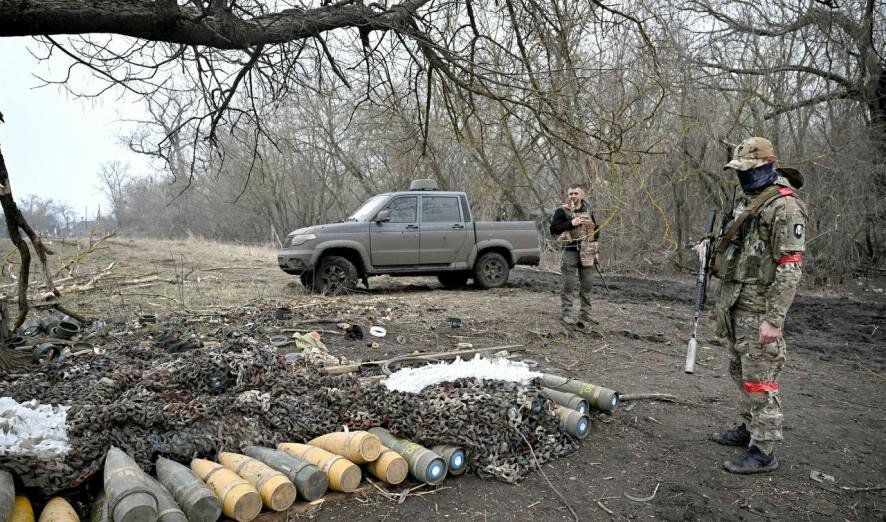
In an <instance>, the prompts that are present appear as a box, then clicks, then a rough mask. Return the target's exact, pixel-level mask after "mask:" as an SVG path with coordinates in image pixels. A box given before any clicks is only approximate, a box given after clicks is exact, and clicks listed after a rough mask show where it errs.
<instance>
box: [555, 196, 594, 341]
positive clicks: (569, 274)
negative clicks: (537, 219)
mask: <svg viewBox="0 0 886 522" xmlns="http://www.w3.org/2000/svg"><path fill="white" fill-rule="evenodd" d="M584 195H585V193H584V189H583V188H582V184H581V183H573V184H571V185H569V187H567V189H566V197H567V202H566V203H565V204H564V205H563V206H561V207H559V208H558V209H557V210H555V211H554V215H553V217H552V218H551V227H550V231H551V235H553V236H556V237H557V240H558V242H559V244H560V246H561V248H562V254H563V255H562V259H561V261H560V271H561V273H562V274H563V288H562V292H561V294H560V312H561V314H560V315H561V319H560V320H561V321H562V322H563V324H564V325H565V326H567V327H572V326H574V327H576V328H577V329H579V330H586V329H587V328H589V327H590V326H591V325H593V324H596V321H595V320H594V319H593V317H592V316H591V284H592V281H593V275H594V267H595V265H598V264H599V262H600V257H599V247H598V245H599V243H598V242H599V240H600V229H599V227H598V226H597V220H596V219H595V218H594V213H593V211H592V210H591V206H590V205H589V204H588V202H587V201H585V199H584ZM576 289H578V294H579V300H580V305H579V313H578V319H574V318H573V310H572V309H573V307H574V304H575V302H574V301H575V291H576Z"/></svg>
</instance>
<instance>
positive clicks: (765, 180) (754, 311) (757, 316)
mask: <svg viewBox="0 0 886 522" xmlns="http://www.w3.org/2000/svg"><path fill="white" fill-rule="evenodd" d="M726 169H730V170H733V171H734V172H735V173H736V176H737V178H738V181H739V183H740V184H741V188H742V192H743V198H741V199H742V201H740V203H739V205H738V206H737V207H736V208H735V209H734V210H733V220H732V222H731V224H730V225H729V226H728V228H727V229H726V230H725V231H724V233H723V235H721V237H720V238H719V239H718V240H717V242H716V243H715V245H714V252H713V256H714V257H713V260H712V263H711V264H712V269H711V270H712V274H713V275H714V276H715V277H717V278H719V279H720V280H721V284H720V289H719V294H718V297H717V304H716V308H715V310H716V316H717V335H718V336H720V337H724V338H726V339H727V341H728V346H729V353H730V364H729V372H730V374H731V376H732V378H733V380H734V381H735V383H736V385H737V386H738V389H739V397H740V401H739V414H740V416H741V417H742V421H743V422H742V423H741V424H739V425H738V426H736V427H734V428H732V429H729V430H726V431H721V432H717V433H714V434H713V435H712V436H711V438H712V439H713V440H714V441H715V442H717V443H720V444H724V445H730V446H740V447H744V448H746V451H744V452H743V453H741V454H739V455H737V456H735V457H734V458H732V459H730V460H728V461H726V462H724V463H723V465H724V467H725V468H726V469H727V470H728V471H730V472H732V473H739V474H750V473H765V472H770V471H773V470H775V469H776V468H777V467H778V460H777V459H776V457H775V454H774V449H775V446H776V444H777V443H778V442H780V441H781V440H783V434H782V419H783V413H782V402H781V397H780V393H779V392H780V386H779V382H778V377H779V375H780V373H781V371H782V368H783V367H784V364H785V360H786V345H785V341H784V336H783V330H782V329H783V327H784V321H785V316H786V315H787V312H788V309H789V308H790V306H791V303H792V302H793V300H794V295H795V293H796V289H797V285H798V284H799V282H800V276H801V274H802V262H803V252H804V251H805V242H806V235H805V227H806V220H807V213H806V206H805V204H804V203H803V202H802V201H801V200H800V198H798V197H797V195H796V193H795V189H799V188H800V187H801V186H802V184H803V179H802V176H800V174H799V172H797V171H795V170H793V169H780V168H777V167H776V163H775V151H774V149H773V147H772V144H771V143H770V142H769V141H768V140H766V139H764V138H759V137H755V138H749V139H746V140H744V141H743V142H742V143H741V144H740V145H739V146H737V147H736V148H735V151H734V154H733V159H732V161H730V162H729V163H728V164H727V165H726V166H725V167H724V170H726Z"/></svg>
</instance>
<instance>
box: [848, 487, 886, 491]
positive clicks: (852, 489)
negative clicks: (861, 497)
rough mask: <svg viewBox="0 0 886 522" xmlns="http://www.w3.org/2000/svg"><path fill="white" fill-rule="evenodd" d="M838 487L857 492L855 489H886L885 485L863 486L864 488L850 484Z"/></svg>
mask: <svg viewBox="0 0 886 522" xmlns="http://www.w3.org/2000/svg"><path fill="white" fill-rule="evenodd" d="M840 489H842V490H844V491H852V492H857V491H881V490H884V489H886V486H871V487H864V488H856V487H852V486H840Z"/></svg>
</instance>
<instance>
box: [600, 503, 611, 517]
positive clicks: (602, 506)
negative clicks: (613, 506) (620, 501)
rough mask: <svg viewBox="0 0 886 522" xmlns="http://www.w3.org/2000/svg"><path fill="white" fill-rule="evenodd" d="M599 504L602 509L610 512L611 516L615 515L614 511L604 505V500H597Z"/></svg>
mask: <svg viewBox="0 0 886 522" xmlns="http://www.w3.org/2000/svg"><path fill="white" fill-rule="evenodd" d="M597 505H598V506H600V509H602V510H603V511H605V512H607V513H609V514H610V515H611V516H613V517H614V516H615V513H613V512H612V511H610V510H609V508H608V507H606V506H604V505H603V502H601V501H599V500H598V501H597Z"/></svg>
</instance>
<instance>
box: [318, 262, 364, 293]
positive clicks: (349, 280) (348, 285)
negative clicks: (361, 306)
mask: <svg viewBox="0 0 886 522" xmlns="http://www.w3.org/2000/svg"><path fill="white" fill-rule="evenodd" d="M357 276H358V274H357V267H356V266H354V263H352V262H351V261H350V260H349V259H347V258H345V257H341V256H329V257H324V258H323V259H321V260H320V264H319V266H318V267H317V270H315V271H314V281H313V283H314V284H313V287H314V291H315V292H318V293H321V294H323V295H340V294H344V293H348V292H352V291H354V289H356V288H357Z"/></svg>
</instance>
